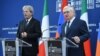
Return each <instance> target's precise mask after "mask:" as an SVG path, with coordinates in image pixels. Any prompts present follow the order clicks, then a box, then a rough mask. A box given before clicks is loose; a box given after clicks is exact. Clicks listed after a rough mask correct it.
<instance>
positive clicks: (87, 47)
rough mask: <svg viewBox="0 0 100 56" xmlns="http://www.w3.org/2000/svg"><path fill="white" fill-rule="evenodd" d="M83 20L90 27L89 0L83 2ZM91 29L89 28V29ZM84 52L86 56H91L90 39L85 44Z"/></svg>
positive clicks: (82, 0)
mask: <svg viewBox="0 0 100 56" xmlns="http://www.w3.org/2000/svg"><path fill="white" fill-rule="evenodd" d="M81 3H82V5H81V7H82V8H81V18H80V19H82V20H84V21H85V22H86V24H87V26H89V25H88V13H87V0H81ZM88 29H89V27H88ZM84 51H85V56H91V47H90V39H88V40H87V41H85V42H84Z"/></svg>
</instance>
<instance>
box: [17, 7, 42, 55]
mask: <svg viewBox="0 0 100 56" xmlns="http://www.w3.org/2000/svg"><path fill="white" fill-rule="evenodd" d="M22 9H23V14H24V17H25V19H23V20H22V21H21V22H20V23H19V27H18V31H17V37H18V38H19V39H22V40H24V41H26V42H27V43H29V44H32V47H23V48H22V56H37V53H38V38H39V37H41V35H42V33H41V27H40V22H39V21H38V20H36V19H35V18H33V17H32V15H33V7H32V6H30V5H25V6H23V8H22Z"/></svg>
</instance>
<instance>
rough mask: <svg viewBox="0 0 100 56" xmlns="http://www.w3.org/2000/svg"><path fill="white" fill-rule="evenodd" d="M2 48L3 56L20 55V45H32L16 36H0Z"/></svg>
mask: <svg viewBox="0 0 100 56" xmlns="http://www.w3.org/2000/svg"><path fill="white" fill-rule="evenodd" d="M0 40H1V42H2V48H3V56H21V54H22V47H31V46H32V45H31V44H29V43H27V42H25V41H23V40H21V39H18V38H0Z"/></svg>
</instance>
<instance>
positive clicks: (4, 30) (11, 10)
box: [0, 0, 100, 56]
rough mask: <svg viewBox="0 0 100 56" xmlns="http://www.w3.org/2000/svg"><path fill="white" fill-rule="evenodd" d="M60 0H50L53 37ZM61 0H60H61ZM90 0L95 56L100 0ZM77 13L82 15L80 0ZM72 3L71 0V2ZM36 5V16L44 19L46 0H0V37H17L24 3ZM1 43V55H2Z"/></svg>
mask: <svg viewBox="0 0 100 56" xmlns="http://www.w3.org/2000/svg"><path fill="white" fill-rule="evenodd" d="M57 1H58V0H48V2H47V3H48V13H49V22H50V32H51V35H50V36H51V37H55V31H56V30H57V23H58V22H57V21H58V18H59V12H56V11H57V9H56V8H57V4H56V3H57ZM59 1H60V0H59ZM69 1H70V0H69ZM87 1H88V15H89V19H88V20H89V29H90V30H91V31H90V34H91V36H90V38H91V49H92V56H95V49H96V40H97V31H98V26H99V25H100V0H87ZM74 2H75V8H76V15H77V17H80V0H75V1H74ZM69 3H70V2H69ZM27 4H29V5H32V6H33V7H34V11H35V12H34V15H33V16H34V17H35V18H37V19H38V20H39V21H40V22H41V21H42V14H43V5H44V0H0V37H1V38H15V37H16V30H17V26H18V23H19V21H20V20H22V19H23V13H22V7H23V5H27ZM1 50H2V46H1V43H0V56H2V51H1Z"/></svg>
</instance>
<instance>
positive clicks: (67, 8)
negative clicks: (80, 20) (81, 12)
mask: <svg viewBox="0 0 100 56" xmlns="http://www.w3.org/2000/svg"><path fill="white" fill-rule="evenodd" d="M65 10H68V11H73V13H74V14H75V8H74V7H73V6H65V7H64V8H63V11H65Z"/></svg>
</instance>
